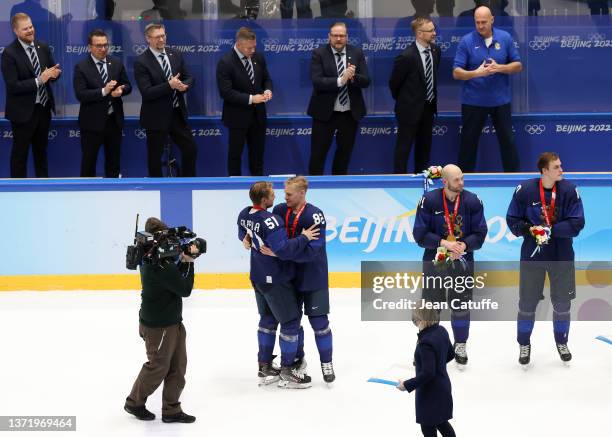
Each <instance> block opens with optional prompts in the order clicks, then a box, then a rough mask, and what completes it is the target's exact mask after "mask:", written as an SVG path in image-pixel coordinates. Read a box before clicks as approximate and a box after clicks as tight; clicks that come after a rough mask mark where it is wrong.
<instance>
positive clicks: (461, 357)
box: [453, 343, 468, 370]
mask: <svg viewBox="0 0 612 437" xmlns="http://www.w3.org/2000/svg"><path fill="white" fill-rule="evenodd" d="M465 347H466V344H465V343H455V344H454V346H453V349H454V350H455V362H456V363H457V368H458V369H459V370H465V366H467V362H468V356H467V352H466V350H465Z"/></svg>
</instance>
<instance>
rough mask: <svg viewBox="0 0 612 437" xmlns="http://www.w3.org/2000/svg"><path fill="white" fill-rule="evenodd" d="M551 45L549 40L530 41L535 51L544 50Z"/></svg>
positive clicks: (530, 45)
mask: <svg viewBox="0 0 612 437" xmlns="http://www.w3.org/2000/svg"><path fill="white" fill-rule="evenodd" d="M549 47H550V42H549V41H529V48H530V49H531V50H534V51H536V52H537V51H544V50H546V49H547V48H549Z"/></svg>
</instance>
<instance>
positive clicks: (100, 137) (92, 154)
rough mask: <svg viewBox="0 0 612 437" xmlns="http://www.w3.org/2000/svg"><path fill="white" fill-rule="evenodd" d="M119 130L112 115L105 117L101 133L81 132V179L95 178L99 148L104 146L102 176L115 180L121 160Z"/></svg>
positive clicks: (120, 134)
mask: <svg viewBox="0 0 612 437" xmlns="http://www.w3.org/2000/svg"><path fill="white" fill-rule="evenodd" d="M121 136H122V132H121V128H120V127H119V124H118V123H117V119H116V118H115V115H114V114H110V115H108V116H107V117H106V126H105V128H104V131H102V132H92V131H85V130H81V150H82V151H83V157H82V159H81V177H95V176H96V161H97V160H98V152H99V151H100V146H102V144H104V176H105V177H107V178H117V177H119V172H120V160H121Z"/></svg>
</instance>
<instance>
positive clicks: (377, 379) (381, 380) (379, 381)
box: [368, 378, 397, 387]
mask: <svg viewBox="0 0 612 437" xmlns="http://www.w3.org/2000/svg"><path fill="white" fill-rule="evenodd" d="M368 382H375V383H376V384H385V385H392V386H393V387H397V381H391V380H389V379H381V378H370V379H368Z"/></svg>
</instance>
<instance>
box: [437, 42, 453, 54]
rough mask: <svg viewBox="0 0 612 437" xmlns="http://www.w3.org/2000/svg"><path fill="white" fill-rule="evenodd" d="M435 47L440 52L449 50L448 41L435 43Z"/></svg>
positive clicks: (449, 44)
mask: <svg viewBox="0 0 612 437" xmlns="http://www.w3.org/2000/svg"><path fill="white" fill-rule="evenodd" d="M436 45H437V46H438V47H440V51H442V52H445V51H447V50H448V49H450V46H451V43H450V42H448V41H440V42H436Z"/></svg>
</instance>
